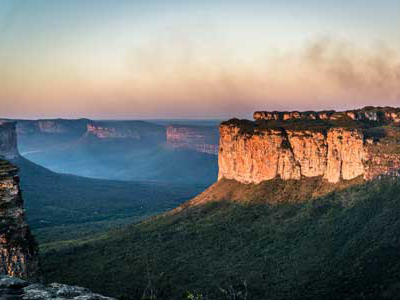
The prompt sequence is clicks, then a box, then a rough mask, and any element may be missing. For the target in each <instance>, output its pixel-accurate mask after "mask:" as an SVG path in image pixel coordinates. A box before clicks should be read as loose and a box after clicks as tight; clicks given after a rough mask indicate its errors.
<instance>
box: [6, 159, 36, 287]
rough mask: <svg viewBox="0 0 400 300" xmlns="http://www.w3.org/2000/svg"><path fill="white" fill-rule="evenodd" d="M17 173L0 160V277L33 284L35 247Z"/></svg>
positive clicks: (7, 163)
mask: <svg viewBox="0 0 400 300" xmlns="http://www.w3.org/2000/svg"><path fill="white" fill-rule="evenodd" d="M17 171H18V169H17V168H16V167H15V166H14V165H12V164H11V163H9V162H7V161H5V160H0V274H6V275H10V276H18V277H22V278H25V279H30V280H35V279H37V278H38V276H39V275H38V274H39V266H38V257H37V247H36V243H35V241H34V239H33V237H32V235H31V233H30V230H29V227H28V225H27V223H26V222H25V217H24V209H23V200H22V197H21V191H20V188H19V177H18V176H17Z"/></svg>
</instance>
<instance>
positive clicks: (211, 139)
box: [166, 125, 218, 155]
mask: <svg viewBox="0 0 400 300" xmlns="http://www.w3.org/2000/svg"><path fill="white" fill-rule="evenodd" d="M166 136H167V144H168V145H169V146H170V147H172V148H175V149H190V150H194V151H197V152H202V153H208V154H213V155H218V128H217V127H211V126H210V127H207V126H186V125H169V126H168V127H167V130H166Z"/></svg>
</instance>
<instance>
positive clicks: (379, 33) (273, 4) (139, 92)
mask: <svg viewBox="0 0 400 300" xmlns="http://www.w3.org/2000/svg"><path fill="white" fill-rule="evenodd" d="M366 105H381V106H383V105H391V106H400V1H398V0H380V1H378V0H374V1H373V0H347V1H344V0H335V1H333V0H332V1H323V0H319V1H317V0H287V1H279V0H275V1H274V0H264V1H255V0H247V1H244V0H243V1H235V0H230V1H225V0H213V1H211V0H201V1H200V0H198V1H196V0H193V1H187V0H186V1H178V0H143V1H142V0H68V1H63V0H0V107H1V109H0V117H9V118H53V117H63V118H79V117H90V118H100V119H138V118H140V119H148V118H222V119H224V118H231V117H239V118H244V117H250V116H251V114H252V112H253V111H255V110H319V109H336V110H341V109H352V108H358V107H362V106H366Z"/></svg>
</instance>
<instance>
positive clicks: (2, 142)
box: [0, 121, 18, 159]
mask: <svg viewBox="0 0 400 300" xmlns="http://www.w3.org/2000/svg"><path fill="white" fill-rule="evenodd" d="M17 156H18V147H17V134H16V131H15V122H8V121H0V157H3V158H5V159H14V158H16V157H17Z"/></svg>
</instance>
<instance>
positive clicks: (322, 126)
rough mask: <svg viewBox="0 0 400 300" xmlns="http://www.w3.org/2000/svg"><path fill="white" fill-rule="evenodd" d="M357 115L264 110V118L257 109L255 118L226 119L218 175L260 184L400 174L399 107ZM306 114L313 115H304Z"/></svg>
mask: <svg viewBox="0 0 400 300" xmlns="http://www.w3.org/2000/svg"><path fill="white" fill-rule="evenodd" d="M352 113H354V116H353V115H351V114H350V112H342V113H335V112H329V113H326V112H324V113H310V112H307V113H300V112H297V113H278V112H271V113H267V112H264V114H263V116H264V117H263V118H264V119H263V118H261V117H260V115H259V114H260V112H256V113H255V118H256V119H257V121H256V122H251V121H247V120H237V119H233V120H230V121H228V122H224V123H222V125H221V127H220V148H219V157H218V161H219V179H222V178H225V179H234V180H236V181H239V182H242V183H260V182H262V181H265V180H271V179H274V178H281V179H284V180H292V179H295V180H298V179H301V178H304V177H317V176H320V177H322V178H323V179H325V180H326V181H328V182H330V183H337V182H339V181H341V180H352V179H354V178H357V177H363V178H364V179H372V178H375V177H377V176H380V175H383V174H390V175H395V174H400V172H399V169H400V145H399V144H400V143H399V142H398V141H400V128H398V127H396V126H397V125H396V123H397V122H398V116H400V109H396V108H390V109H389V108H384V109H380V108H373V109H372V108H368V109H362V110H355V111H352ZM305 114H306V115H307V116H313V117H312V118H311V117H310V119H307V120H305V119H304V118H303V119H302V116H303V115H305ZM325 114H326V117H327V118H328V119H327V120H326V121H324V120H323V118H325ZM335 115H336V116H342V115H346V116H347V117H349V118H350V119H351V120H350V121H349V123H347V124H346V125H343V124H342V123H340V122H339V121H336V120H334V119H332V117H333V116H335ZM314 117H315V118H314ZM353 117H354V118H353ZM338 118H339V117H338ZM288 120H290V122H288ZM399 120H400V119H399ZM371 122H372V123H371ZM383 125H385V126H383ZM388 128H391V130H390V134H389V133H388V132H389V129H388ZM382 131H385V132H384V133H379V132H382ZM377 133H379V134H377ZM371 135H372V137H371Z"/></svg>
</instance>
